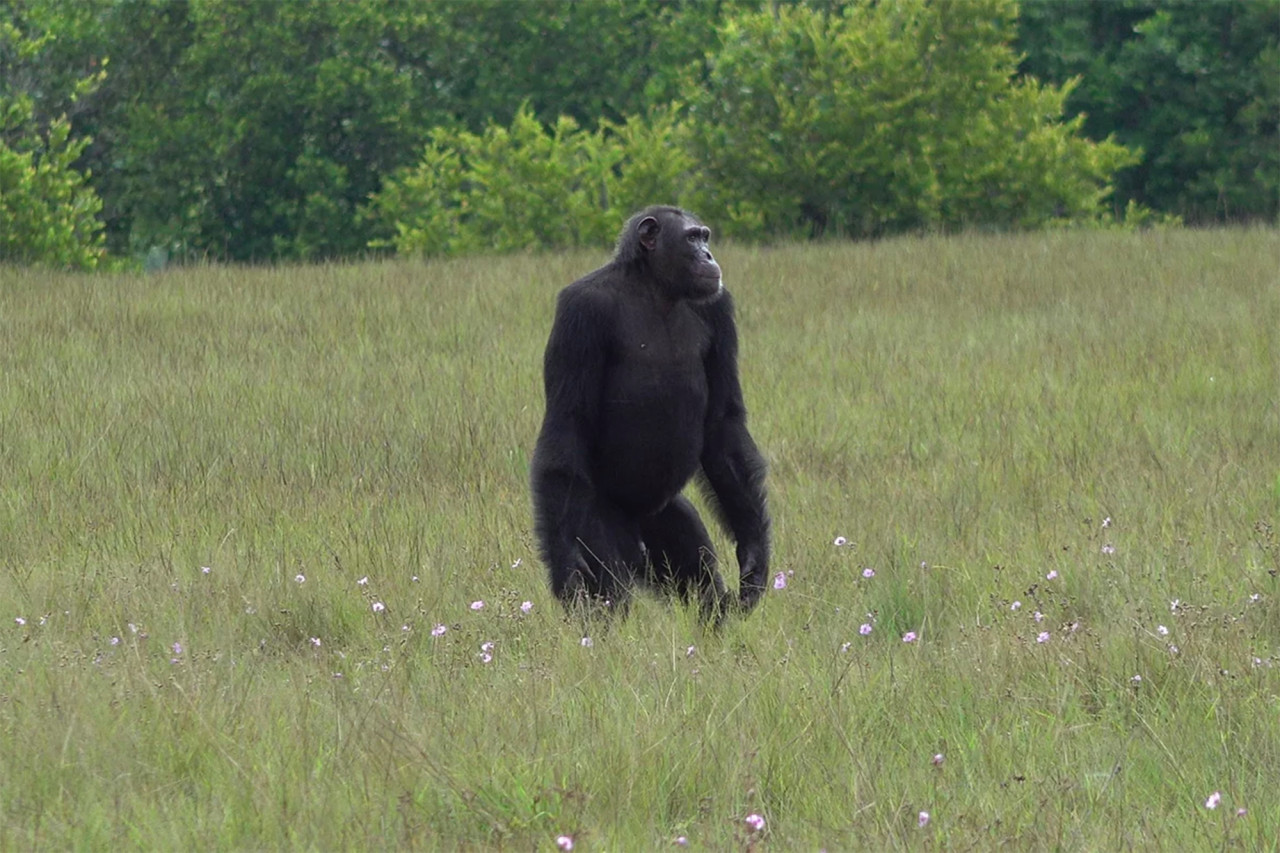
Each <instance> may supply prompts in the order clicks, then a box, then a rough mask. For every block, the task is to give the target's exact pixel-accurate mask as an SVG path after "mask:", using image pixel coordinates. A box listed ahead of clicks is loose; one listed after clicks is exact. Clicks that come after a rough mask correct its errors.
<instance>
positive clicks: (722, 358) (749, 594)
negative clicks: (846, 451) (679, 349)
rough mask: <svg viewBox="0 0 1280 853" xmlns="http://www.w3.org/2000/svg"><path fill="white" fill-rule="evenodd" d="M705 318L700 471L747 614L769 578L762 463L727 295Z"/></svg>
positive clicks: (767, 510)
mask: <svg viewBox="0 0 1280 853" xmlns="http://www.w3.org/2000/svg"><path fill="white" fill-rule="evenodd" d="M703 316H704V317H706V319H707V321H708V322H709V323H710V324H711V327H712V334H713V338H712V344H711V349H710V351H709V353H708V354H707V359H706V364H707V385H708V389H709V399H708V401H707V421H706V435H705V438H704V442H703V446H702V473H703V476H704V478H705V480H706V484H707V485H708V486H709V487H710V489H709V491H710V493H711V494H710V497H711V498H712V499H713V500H712V503H713V505H714V506H715V508H716V510H717V514H718V515H719V516H720V519H721V521H722V522H723V523H724V524H725V526H727V527H728V528H729V531H730V532H731V533H732V534H733V538H734V540H735V541H736V542H737V546H738V549H737V550H738V569H739V573H740V581H739V591H738V595H739V600H740V603H741V605H742V607H743V608H744V609H748V610H749V609H750V608H751V607H753V606H754V605H755V603H756V602H757V601H758V600H759V598H760V596H761V594H762V593H763V592H764V585H765V578H766V577H767V576H768V574H769V548H770V520H769V508H768V502H767V499H766V495H765V488H764V477H765V468H766V465H765V461H764V457H762V456H761V455H760V451H759V450H757V449H756V445H755V442H754V441H752V440H751V434H750V433H749V432H747V408H746V405H745V404H744V402H743V399H742V387H741V385H740V384H739V382H738V331H737V328H736V327H735V325H734V320H733V303H732V301H731V300H730V297H729V294H728V293H727V292H726V293H724V294H723V295H722V296H721V297H720V298H719V299H718V300H716V301H715V302H713V303H711V304H710V305H708V306H706V307H705V308H704V309H703Z"/></svg>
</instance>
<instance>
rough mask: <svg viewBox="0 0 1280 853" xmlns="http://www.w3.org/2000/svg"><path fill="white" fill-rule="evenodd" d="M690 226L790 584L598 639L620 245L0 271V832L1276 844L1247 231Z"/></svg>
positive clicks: (375, 840) (1276, 643) (611, 841)
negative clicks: (607, 386)
mask: <svg viewBox="0 0 1280 853" xmlns="http://www.w3.org/2000/svg"><path fill="white" fill-rule="evenodd" d="M720 256H721V260H722V262H723V264H724V267H725V270H726V276H727V278H726V281H727V283H728V285H729V286H730V288H731V289H733V290H734V291H735V295H736V297H737V300H738V309H739V319H740V332H741V338H742V365H741V367H742V376H743V384H744V389H745V392H746V396H747V403H748V406H749V407H750V408H751V412H752V416H751V426H752V430H753V433H754V435H755V437H756V440H757V442H758V443H759V445H760V446H761V448H762V449H763V451H764V452H765V454H766V456H767V457H768V459H769V460H770V464H771V474H770V489H771V502H772V508H773V512H774V516H775V526H776V541H775V563H776V565H775V566H774V571H775V572H781V573H782V574H783V579H784V580H785V588H783V589H777V590H772V589H771V590H770V592H769V594H768V595H767V596H766V598H765V600H764V602H763V604H762V605H761V607H760V608H759V609H758V610H757V611H756V612H755V613H754V614H752V615H751V616H750V617H749V618H747V619H745V620H737V621H733V622H731V623H730V624H729V625H728V626H727V627H726V628H725V629H724V630H723V631H722V632H720V633H719V634H713V633H707V632H704V631H703V630H701V629H700V628H699V626H698V624H697V620H696V618H695V614H693V613H692V612H690V611H689V610H686V609H683V608H679V607H672V606H669V605H666V604H663V603H661V602H658V601H656V600H654V599H648V598H645V599H642V600H641V601H639V602H638V603H637V607H636V608H635V609H634V610H633V613H632V616H631V618H630V619H628V620H627V621H625V622H623V623H621V624H616V625H614V626H613V627H611V628H609V629H607V630H605V629H596V628H593V629H591V633H592V634H593V636H591V642H590V643H589V644H588V643H586V642H585V641H584V639H583V636H582V630H581V629H580V626H577V625H575V624H571V623H569V622H567V621H566V620H565V618H564V617H563V616H562V613H561V611H560V609H559V608H558V606H557V605H556V603H555V602H554V600H553V599H552V598H551V597H550V595H549V594H548V592H547V590H546V588H545V584H544V582H543V572H542V568H541V567H540V565H539V564H538V560H537V558H536V555H535V553H534V548H533V543H532V540H531V536H530V522H529V509H528V497H527V490H526V476H527V467H528V459H529V451H530V449H531V447H532V444H533V440H534V437H535V435H536V432H537V427H538V424H539V420H540V417H541V411H542V398H541V378H540V359H541V351H542V347H543V344H544V342H545V336H546V333H547V330H548V328H549V325H550V321H551V312H552V307H553V299H554V294H555V292H556V291H557V290H558V289H559V288H560V287H561V286H563V285H564V284H566V283H567V282H569V281H570V280H572V279H573V278H575V277H577V276H578V275H580V274H582V273H584V272H586V271H587V270H589V269H591V268H592V267H594V266H596V265H598V264H599V263H600V262H601V261H602V260H603V259H604V253H600V252H593V253H577V254H570V255H563V256H560V255H543V256H534V257H516V258H504V259H475V260H469V261H460V262H449V263H430V264H423V263H414V262H408V261H399V262H381V263H373V262H371V263H365V264H359V265H350V266H332V267H307V268H299V267H291V268H281V269H243V268H239V269H237V268H216V267H212V268H201V269H186V270H176V271H171V272H166V273H163V274H158V275H152V276H147V275H142V274H137V275H117V276H107V275H101V276H72V275H60V274H52V273H41V272H33V271H21V270H14V269H0V279H2V281H0V617H3V618H2V620H0V767H2V768H3V769H2V771H0V848H3V849H14V850H17V849H28V848H97V849H128V848H144V849H173V850H177V849H210V848H214V849H225V848H281V847H283V848H310V849H334V848H356V849H361V848H375V849H377V848H399V849H428V850H430V849H507V850H531V849H542V850H547V849H554V847H555V845H556V843H557V842H556V839H557V837H558V836H561V835H568V836H572V838H573V839H574V843H575V845H576V846H575V849H576V850H579V851H582V850H642V849H659V848H664V847H674V845H676V843H677V839H683V840H684V843H686V844H687V845H688V847H690V848H694V849H707V850H726V849H734V848H737V849H744V848H745V849H779V850H792V849H798V850H806V849H808V850H817V849H819V848H820V847H825V848H826V849H828V850H832V851H834V850H852V849H930V848H934V847H937V848H955V849H994V848H997V847H1012V848H1016V849H1075V850H1085V849H1090V850H1093V849H1128V848H1136V849H1157V850H1158V849H1164V850H1193V849H1223V848H1235V849H1244V850H1258V849H1264V850H1266V849H1270V850H1274V849H1277V844H1278V843H1280V842H1277V834H1276V828H1277V827H1278V826H1280V797H1277V794H1276V792H1277V785H1278V784H1280V777H1278V776H1277V768H1280V580H1278V579H1277V573H1280V531H1277V530H1276V528H1277V527H1278V526H1280V410H1278V408H1277V391H1278V389H1280V233H1278V232H1277V231H1275V230H1218V231H1204V232H1190V231H1165V232H1150V233H1141V234H1123V233H1049V234H1036V235H1027V236H965V237H952V238H909V239H898V240H891V241H885V242H881V243H875V244H859V245H854V244H840V245H829V246H817V247H814V246H806V247H793V248H780V249H774V250H763V249H750V248H742V247H738V248H735V247H728V248H723V249H722V250H721V251H720ZM837 537H843V539H840V540H838V539H837ZM844 540H847V541H844ZM837 541H842V542H844V544H841V545H837V544H836V542H837ZM720 542H721V543H722V544H725V540H724V539H723V538H721V539H720ZM725 553H726V554H731V550H730V549H728V548H725ZM730 560H731V558H730ZM731 568H733V569H734V570H736V567H731ZM866 569H871V570H872V573H868V572H866V571H865V570H866ZM868 574H870V575H871V576H868ZM473 602H483V608H482V609H476V606H475V605H473ZM524 602H530V603H531V608H522V604H523V603H524ZM525 610H528V612H525ZM863 625H868V626H870V632H869V633H866V634H864V633H863V631H865V630H866V629H865V628H862V627H861V626H863ZM437 626H444V628H445V630H444V633H442V634H441V633H440V628H438V627H437ZM908 632H913V633H914V636H915V639H914V642H904V639H903V638H904V635H908ZM489 643H491V644H492V646H488V645H484V647H483V648H482V645H483V644H489ZM936 756H940V757H936ZM1215 792H1217V793H1218V796H1220V800H1217V801H1216V808H1212V809H1211V808H1209V807H1208V806H1207V803H1208V802H1210V797H1211V795H1214V794H1215ZM922 812H926V813H927V814H928V816H929V818H928V820H927V822H926V821H924V819H923V818H922V816H921V813H922ZM750 815H759V816H760V817H762V818H763V821H764V825H763V828H761V829H755V828H753V825H755V823H756V822H755V821H754V820H753V821H751V822H750V823H749V822H748V821H747V820H746V819H747V817H748V816H750ZM922 823H923V824H924V825H923V826H922V825H921V824H922Z"/></svg>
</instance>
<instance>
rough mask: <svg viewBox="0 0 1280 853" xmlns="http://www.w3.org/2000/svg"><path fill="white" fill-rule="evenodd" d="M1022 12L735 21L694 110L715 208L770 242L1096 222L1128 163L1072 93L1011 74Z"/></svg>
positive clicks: (939, 5)
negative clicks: (1072, 104)
mask: <svg viewBox="0 0 1280 853" xmlns="http://www.w3.org/2000/svg"><path fill="white" fill-rule="evenodd" d="M1016 13H1017V9H1016V5H1015V4H1014V3H1013V2H1012V0H980V2H963V3H961V2H948V0H943V1H942V2H926V0H901V2H896V3H888V4H884V3H874V2H859V3H851V4H849V5H847V6H846V7H845V8H844V9H843V10H842V11H841V12H840V13H838V14H834V13H833V14H828V13H825V12H821V11H816V10H814V9H811V8H808V7H805V6H795V7H788V6H781V7H779V8H777V9H775V10H773V11H766V12H759V13H752V14H746V15H741V16H739V17H736V18H734V19H731V20H730V21H729V22H728V23H727V24H726V25H725V26H724V28H723V30H722V34H721V39H722V44H721V47H720V49H719V50H718V51H717V52H715V53H714V54H713V56H712V57H711V59H710V72H709V81H708V85H707V86H706V87H705V88H704V89H703V90H702V91H700V92H699V93H698V95H696V96H695V97H694V98H693V99H692V102H691V105H690V116H691V120H692V122H693V124H694V126H695V128H696V132H695V139H696V142H697V153H698V156H699V159H700V161H701V162H702V163H703V164H704V165H705V167H706V170H707V173H708V185H709V186H711V187H714V188H715V189H714V191H713V193H714V196H713V197H714V198H715V199H716V202H717V204H716V206H717V207H724V206H731V204H732V203H733V202H739V206H738V208H737V210H738V211H739V212H740V214H741V219H740V221H738V222H735V223H734V225H735V226H736V227H737V229H738V230H739V231H740V232H742V233H753V232H755V233H766V234H773V235H788V234H797V233H799V234H806V233H807V234H821V233H825V232H835V233H841V234H848V235H852V236H873V235H877V234H884V233H891V232H895V231H902V230H907V229H919V228H926V229H931V228H940V227H961V226H969V225H984V226H997V227H1020V228H1027V227H1035V226H1038V225H1043V224H1045V223H1048V222H1052V221H1055V220H1061V219H1080V218H1090V217H1096V216H1097V215H1098V213H1099V202H1100V200H1101V199H1102V198H1104V197H1105V196H1106V195H1107V193H1108V192H1109V190H1110V187H1109V184H1108V181H1109V178H1110V176H1111V174H1112V173H1113V172H1114V171H1115V169H1116V168H1118V167H1120V166H1123V165H1126V164H1127V163H1129V162H1132V160H1133V154H1132V153H1131V152H1129V151H1128V150H1126V149H1125V148H1123V147H1122V146H1120V145H1117V144H1115V143H1114V142H1112V141H1110V140H1105V141H1103V142H1099V143H1094V142H1091V141H1089V140H1087V139H1085V138H1084V137H1082V136H1081V135H1080V134H1079V133H1078V130H1079V125H1080V122H1079V120H1075V121H1068V122H1063V121H1061V116H1062V111H1063V102H1064V99H1065V97H1066V95H1067V93H1068V91H1069V87H1054V86H1045V85H1040V84H1039V83H1037V82H1036V81H1034V80H1018V79H1016V78H1015V76H1014V75H1015V71H1016V57H1015V55H1014V53H1013V50H1012V48H1011V47H1010V46H1009V39H1010V38H1011V37H1012V35H1013V32H1014V23H1015V20H1016Z"/></svg>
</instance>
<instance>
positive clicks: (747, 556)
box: [738, 543, 769, 613]
mask: <svg viewBox="0 0 1280 853" xmlns="http://www.w3.org/2000/svg"><path fill="white" fill-rule="evenodd" d="M738 568H739V570H740V572H739V580H738V609H739V610H741V611H742V612H743V613H749V612H750V611H751V609H752V608H753V607H755V606H756V604H757V603H758V602H759V601H760V596H762V595H764V583H765V578H766V577H768V575H769V550H768V548H767V547H766V546H765V545H764V544H763V543H749V544H743V545H739V546H738Z"/></svg>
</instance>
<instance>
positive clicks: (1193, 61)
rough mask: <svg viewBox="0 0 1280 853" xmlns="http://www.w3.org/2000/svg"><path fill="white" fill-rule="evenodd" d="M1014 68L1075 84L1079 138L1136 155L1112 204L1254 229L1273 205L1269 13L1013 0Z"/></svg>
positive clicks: (1245, 6)
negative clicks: (1018, 12) (1109, 141)
mask: <svg viewBox="0 0 1280 853" xmlns="http://www.w3.org/2000/svg"><path fill="white" fill-rule="evenodd" d="M1021 32H1022V38H1021V42H1020V44H1019V48H1020V49H1021V50H1023V51H1025V57H1026V58H1025V60H1024V61H1023V69H1024V70H1025V71H1026V72H1027V73H1029V74H1034V75H1036V76H1037V77H1039V78H1040V79H1042V80H1046V81H1065V80H1069V79H1073V78H1076V77H1078V78H1079V79H1080V81H1081V82H1080V85H1079V86H1077V87H1075V88H1074V89H1073V90H1072V92H1071V93H1070V95H1069V96H1068V99H1067V110H1068V112H1071V113H1077V112H1083V114H1084V115H1085V124H1084V128H1085V130H1086V132H1087V133H1089V135H1090V136H1092V137H1094V138H1101V136H1103V135H1106V134H1114V135H1115V137H1116V139H1117V140H1119V141H1120V142H1122V143H1124V144H1126V145H1129V146H1133V147H1136V148H1140V149H1141V150H1142V151H1144V152H1145V156H1144V157H1143V158H1142V159H1141V161H1140V162H1138V163H1137V164H1135V165H1134V166H1133V167H1132V168H1129V169H1126V170H1124V171H1122V172H1120V173H1119V175H1118V176H1117V179H1116V197H1117V200H1118V201H1119V202H1120V203H1124V202H1126V201H1128V200H1130V199H1132V200H1135V201H1137V202H1140V203H1142V204H1145V205H1149V206H1151V207H1153V208H1156V209H1158V210H1164V211H1171V212H1174V213H1177V214H1178V215H1180V216H1182V217H1183V218H1185V219H1186V220H1187V221H1189V222H1210V221H1231V220H1242V219H1257V218H1264V219H1270V220H1274V219H1275V218H1276V213H1277V207H1278V206H1280V139H1278V138H1277V127H1280V3H1277V2H1275V0H1215V2H1212V3H1205V2H1202V0H1158V2H1157V0H1112V2H1107V3H1063V2H1061V0H1024V2H1023V6H1022V27H1021Z"/></svg>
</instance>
